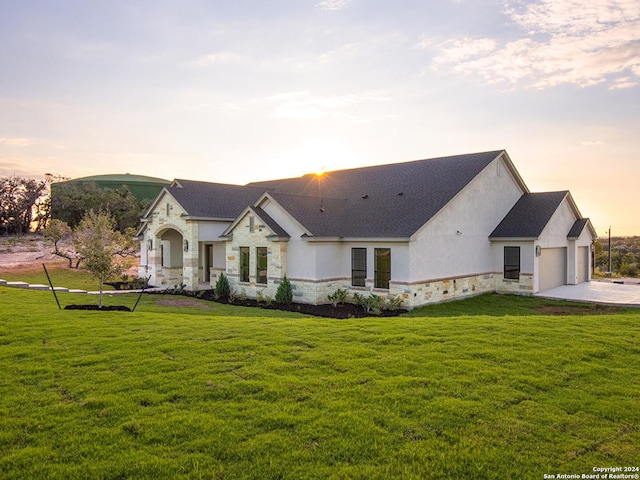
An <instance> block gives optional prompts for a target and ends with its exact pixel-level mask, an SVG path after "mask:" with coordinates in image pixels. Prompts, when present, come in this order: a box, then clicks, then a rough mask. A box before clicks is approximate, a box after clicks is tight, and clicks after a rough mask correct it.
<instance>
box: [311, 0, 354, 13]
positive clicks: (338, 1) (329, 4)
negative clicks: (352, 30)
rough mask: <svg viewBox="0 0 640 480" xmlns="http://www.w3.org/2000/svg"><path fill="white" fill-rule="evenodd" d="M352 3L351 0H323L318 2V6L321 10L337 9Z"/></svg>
mask: <svg viewBox="0 0 640 480" xmlns="http://www.w3.org/2000/svg"><path fill="white" fill-rule="evenodd" d="M350 3H351V0H322V1H321V2H318V3H316V7H318V8H319V9H321V10H329V11H337V10H343V9H345V8H347V7H348V6H349V4H350Z"/></svg>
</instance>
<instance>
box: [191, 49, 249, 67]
mask: <svg viewBox="0 0 640 480" xmlns="http://www.w3.org/2000/svg"><path fill="white" fill-rule="evenodd" d="M241 58H242V57H240V55H237V54H235V53H231V52H218V53H209V54H207V55H202V56H201V57H200V58H198V59H197V60H196V61H195V62H194V63H195V64H196V65H197V66H199V67H206V66H207V65H213V64H214V63H228V62H235V61H238V60H240V59H241Z"/></svg>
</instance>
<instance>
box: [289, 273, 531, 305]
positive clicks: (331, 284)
mask: <svg viewBox="0 0 640 480" xmlns="http://www.w3.org/2000/svg"><path fill="white" fill-rule="evenodd" d="M290 281H291V286H292V289H293V292H294V301H295V302H298V303H310V304H323V303H329V300H328V298H327V297H328V295H330V294H332V293H334V292H335V291H336V290H338V289H343V290H347V292H348V293H349V295H350V296H351V297H352V296H353V295H354V294H355V293H358V294H360V295H363V296H365V297H367V296H368V295H370V294H375V295H378V296H380V297H382V298H384V299H385V300H389V299H392V298H396V297H400V298H402V307H403V308H415V307H419V306H423V305H427V304H430V303H442V302H448V301H451V300H458V299H462V298H467V297H472V296H476V295H481V294H483V293H490V292H498V293H515V294H520V295H531V294H532V293H533V276H532V275H531V274H521V275H520V279H519V280H505V279H504V278H503V274H502V273H483V274H479V275H471V276H465V277H457V278H447V279H437V280H431V281H424V282H415V283H411V284H408V283H402V282H393V281H392V282H391V283H390V285H389V290H383V289H376V288H373V287H372V285H373V280H367V286H366V287H353V286H351V279H350V278H335V279H327V280H322V281H313V280H305V279H298V278H293V279H290Z"/></svg>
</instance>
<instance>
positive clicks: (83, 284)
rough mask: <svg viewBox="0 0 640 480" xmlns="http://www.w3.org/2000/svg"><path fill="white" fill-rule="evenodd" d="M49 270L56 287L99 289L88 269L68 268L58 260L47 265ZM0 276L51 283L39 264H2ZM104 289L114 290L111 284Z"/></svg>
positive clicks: (14, 279) (8, 278)
mask: <svg viewBox="0 0 640 480" xmlns="http://www.w3.org/2000/svg"><path fill="white" fill-rule="evenodd" d="M47 271H48V272H49V277H50V278H51V282H52V283H53V286H54V287H66V288H76V289H81V290H90V291H97V290H98V289H99V288H100V284H99V282H98V281H97V280H96V279H95V278H94V277H93V276H92V275H91V273H89V272H88V271H87V270H84V269H82V268H80V269H79V270H76V269H75V268H68V267H67V266H66V265H65V264H64V262H60V261H57V262H55V263H53V264H49V265H47ZM0 278H2V279H3V280H7V281H9V282H27V283H32V284H41V285H49V281H48V280H47V275H46V274H45V272H44V268H42V267H41V266H38V267H36V268H29V269H24V268H22V269H3V268H2V267H1V266H0ZM104 290H113V287H111V286H109V285H105V286H104Z"/></svg>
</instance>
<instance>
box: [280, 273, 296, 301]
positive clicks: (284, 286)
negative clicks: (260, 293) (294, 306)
mask: <svg viewBox="0 0 640 480" xmlns="http://www.w3.org/2000/svg"><path fill="white" fill-rule="evenodd" d="M276 302H277V303H280V304H281V305H291V303H292V302H293V290H292V288H291V282H289V279H288V278H287V276H286V275H285V276H284V277H283V278H282V281H281V282H280V285H278V290H277V291H276Z"/></svg>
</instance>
